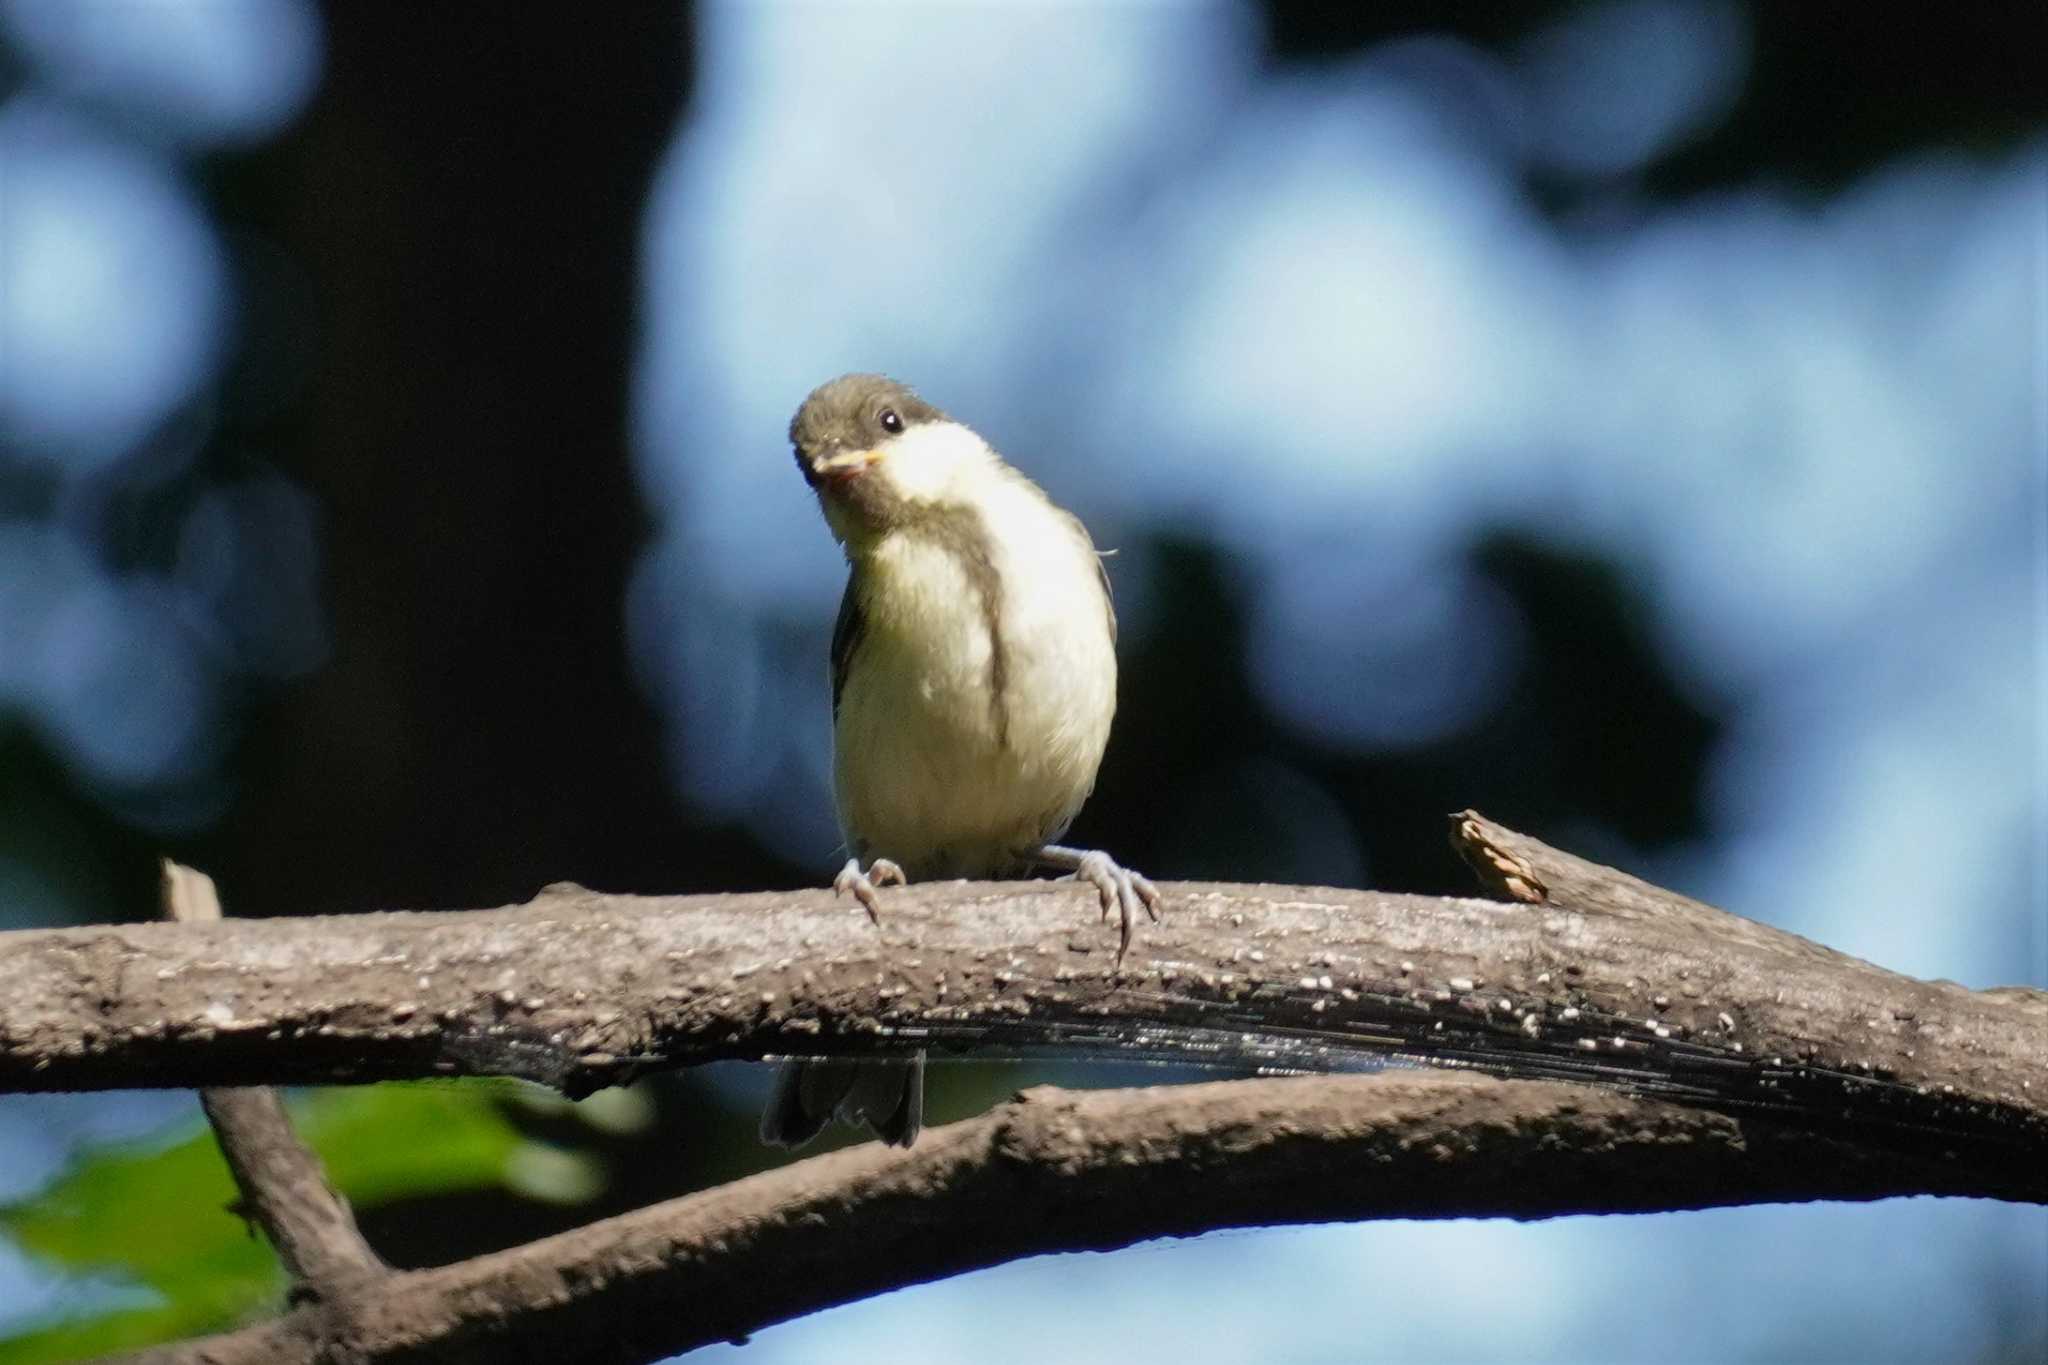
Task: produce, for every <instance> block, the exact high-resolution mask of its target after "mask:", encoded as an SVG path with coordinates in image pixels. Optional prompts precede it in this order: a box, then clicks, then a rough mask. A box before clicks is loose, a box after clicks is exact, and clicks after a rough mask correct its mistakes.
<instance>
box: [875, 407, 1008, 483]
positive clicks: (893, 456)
mask: <svg viewBox="0 0 2048 1365" xmlns="http://www.w3.org/2000/svg"><path fill="white" fill-rule="evenodd" d="M882 449H883V450H884V452H885V454H884V457H883V464H884V465H885V466H886V468H887V470H888V475H889V482H890V483H891V484H892V485H893V486H894V487H895V489H896V491H897V492H898V493H900V494H901V495H902V496H904V497H906V498H911V499H915V500H917V501H919V502H945V501H949V500H951V498H952V496H953V494H954V490H955V482H956V481H957V480H958V479H959V478H960V477H961V476H962V475H964V474H966V473H968V472H969V471H971V470H973V469H974V468H976V467H977V466H980V465H983V464H986V463H987V462H988V459H989V448H988V444H987V443H986V442H984V441H983V440H982V439H981V438H980V437H979V436H977V435H975V434H974V433H973V432H972V431H971V430H969V429H968V428H966V427H963V426H961V425H960V424H959V423H958V422H926V423H924V424H922V425H920V426H914V427H912V428H911V429H910V430H908V431H906V432H904V433H903V434H902V435H901V436H898V437H897V438H896V439H894V440H893V441H890V442H889V443H888V445H886V446H884V447H882Z"/></svg>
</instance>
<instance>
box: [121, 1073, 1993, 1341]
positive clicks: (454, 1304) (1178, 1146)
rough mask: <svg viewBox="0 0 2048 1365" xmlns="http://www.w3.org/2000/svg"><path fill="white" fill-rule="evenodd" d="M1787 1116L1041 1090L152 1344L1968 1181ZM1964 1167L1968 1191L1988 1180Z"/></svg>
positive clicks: (496, 1335)
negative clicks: (1326, 1229)
mask: <svg viewBox="0 0 2048 1365" xmlns="http://www.w3.org/2000/svg"><path fill="white" fill-rule="evenodd" d="M1961 1174H1962V1172H1961V1171H1960V1169H1959V1168H1957V1167H1955V1166H1954V1165H1953V1164H1950V1163H1945V1162H1942V1161H1940V1160H1923V1159H1915V1158H1901V1157H1897V1156H1893V1155H1890V1154H1886V1153H1873V1152H1871V1151H1868V1150H1866V1149H1862V1148H1859V1147H1856V1146H1852V1145H1850V1144H1846V1143H1842V1142H1839V1141H1835V1140H1832V1139H1828V1138H1822V1137H1816V1136H1814V1135H1812V1134H1810V1133H1805V1132H1801V1131H1800V1130H1798V1129H1796V1128H1792V1127H1789V1126H1786V1125H1783V1124H1779V1123H1776V1122H1774V1121H1772V1120H1768V1119H1762V1118H1756V1117H1748V1118H1735V1117H1731V1116H1728V1115H1724V1114H1715V1113H1709V1112H1704V1111H1701V1110H1697V1109H1690V1108H1687V1107H1684V1106H1681V1105H1677V1104H1672V1103H1669V1102H1665V1101H1660V1100H1638V1099H1631V1098H1628V1097H1626V1096H1622V1095H1618V1094H1614V1093H1611V1092H1607V1091H1602V1090H1597V1089H1591V1088H1588V1087H1584V1086H1578V1085H1569V1084H1564V1083H1560V1082H1555V1081H1499V1080H1494V1079H1491V1078H1488V1077H1482V1076H1474V1075H1461V1074H1457V1073H1449V1072H1415V1071H1399V1072H1388V1073H1383V1074H1380V1075H1375V1076H1347V1077H1315V1078H1308V1077H1294V1078H1287V1079H1280V1080H1256V1081H1226V1082H1216V1083H1209V1084H1204V1085H1193V1086H1174V1087H1158V1088H1152V1089H1143V1090H1113V1091H1097V1092H1083V1093H1070V1092H1063V1091H1058V1090H1053V1089H1049V1088H1048V1089H1041V1090H1032V1091H1027V1092H1025V1093H1024V1094H1022V1095H1020V1096H1018V1097H1017V1098H1016V1099H1015V1100H1013V1101H1011V1102H1010V1103H1009V1104H1007V1105H1004V1106H1001V1107H1000V1108H998V1109H996V1110H994V1111H992V1112H991V1113H989V1114H986V1115H983V1116H982V1117H980V1118H976V1119H970V1120H968V1121H966V1122H963V1123H955V1124H951V1125H949V1126H947V1127H944V1128H940V1129H937V1130H933V1131H930V1132H927V1133H926V1134H925V1136H924V1137H923V1138H921V1139H920V1140H919V1142H918V1144H917V1145H916V1146H915V1147H914V1148H912V1149H910V1150H909V1151H907V1152H906V1151H900V1150H898V1149H895V1148H889V1147H884V1146H882V1145H880V1144H877V1143H869V1144H866V1145H864V1146H860V1147H854V1148H847V1149H843V1150H841V1151H837V1152H832V1153H829V1154H827V1155H824V1156H818V1157H813V1158H811V1159H809V1160H806V1161H802V1162H798V1163H796V1164H795V1165H791V1166H786V1167H783V1168H781V1169H779V1170H774V1171H769V1172H765V1173H763V1174H760V1175H756V1176H752V1177H750V1178H748V1179H745V1180H740V1181H736V1182H734V1183H733V1184H730V1185H726V1186H723V1187H721V1188H718V1189H714V1190H708V1191H705V1192H703V1193H700V1194H694V1195H690V1196H687V1197H685V1198H681V1199H676V1200H671V1201H669V1202H667V1203H664V1204H659V1205H656V1206H653V1207H651V1208H646V1209H641V1210H638V1211H635V1212H633V1213H629V1214H625V1215H622V1216H620V1217H616V1218H611V1219H607V1220H605V1221H603V1222H599V1223H593V1224H591V1225H589V1226H587V1227H582V1228H578V1229H576V1230H574V1231H571V1232H567V1233H563V1234H561V1235H559V1236H555V1237H550V1238H547V1239H545V1240H543V1241H538V1242H533V1243H529V1244H528V1245H526V1246H522V1247H518V1248H515V1249H513V1250H510V1251H504V1252H498V1253H494V1254H492V1255H488V1256H481V1257H478V1258H476V1259H474V1260H470V1261H464V1262H461V1263H460V1264H457V1265H452V1266H444V1267H440V1268H438V1269H433V1270H423V1271H412V1272H404V1273H399V1274H396V1275H393V1276H392V1277H390V1278H389V1279H387V1280H384V1281H382V1282H380V1283H379V1284H378V1285H377V1286H376V1288H375V1289H374V1291H372V1293H371V1294H369V1295H361V1296H358V1297H356V1298H354V1299H352V1300H347V1301H342V1302H334V1303H322V1304H313V1305H308V1306H306V1307H302V1308H300V1309H298V1310H297V1311H295V1312H292V1313H289V1314H287V1315H286V1316H284V1317H282V1318H279V1319H276V1320H274V1321H271V1322H267V1323H264V1324H261V1325H259V1326H256V1327H251V1328H247V1329H244V1330H242V1331H238V1332H233V1333H227V1334H223V1335H220V1336H216V1337H210V1338H205V1339H202V1340H198V1341H192V1342H187V1343H183V1344H181V1345H178V1346H174V1347H169V1348H165V1349H162V1350H158V1351H153V1352H148V1353H145V1354H143V1355H141V1356H138V1357H135V1358H134V1359H135V1360H137V1361H150V1362H160V1363H163V1365H169V1363H170V1362H179V1363H180V1365H185V1363H196V1362H202V1361H203V1362H206V1363H207V1365H241V1363H242V1362H248V1365H258V1362H260V1363H261V1365H292V1363H293V1362H310V1361H315V1360H349V1361H360V1362H381V1361H392V1360H399V1359H405V1360H433V1361H436V1362H460V1361H478V1362H484V1361H489V1362H504V1363H505V1365H518V1363H519V1362H524V1361H536V1362H552V1361H555V1360H560V1359H564V1358H573V1359H576V1360H580V1361H586V1362H591V1365H603V1363H604V1362H622V1363H623V1362H639V1361H644V1360H649V1359H654V1358H656V1357H659V1356H662V1355H666V1354H668V1353H671V1352H676V1351H683V1350H688V1349H690V1348H691V1347H694V1346H700V1345H704V1344H706V1343H709V1342H713V1341H720V1340H725V1339H729V1338H734V1337H741V1336H744V1335H746V1334H747V1333H750V1332H753V1331H757V1330H759V1329H761V1328H763V1327H766V1326H769V1325H771V1324H773V1323H776V1322H781V1321H784V1320H786V1319H788V1318H791V1317H795V1316H798V1315H800V1314H803V1313H808V1312H814V1311H816V1310H818V1309H821V1308H825V1307H829V1306H831V1305H833V1304H839V1303H845V1302H849V1301H851V1300H854V1299H858V1298H861V1297H864V1296H866V1295H869V1294H873V1293H878V1292H880V1291H882V1290H885V1289H892V1288H897V1287H900V1286H902V1285H906V1284H914V1283H919V1282H922V1281H925V1280H931V1279H936V1278H940V1277H943V1276H947V1275H955V1274H959V1273H962V1272H964V1271H968V1270H973V1269H977V1268H980V1267H983V1266H989V1265H994V1264H997V1263H999V1262H1002V1261H1007V1260H1013V1259H1016V1258H1018V1257H1021V1256H1028V1255H1036V1254H1040V1253H1044V1252H1050V1251H1074V1250H1098V1251H1100V1250H1108V1249H1111V1248H1115V1247H1120V1246H1127V1245H1129V1244H1131V1243H1133V1242H1137V1241H1142V1240H1144V1239H1147V1238H1154V1237H1184V1236H1192V1235H1195V1234H1197V1233H1201V1232H1206V1231H1210V1230H1212V1229H1217V1228H1227V1227H1246V1226H1255V1225H1260V1224H1271V1223H1320V1222H1339V1221H1347V1220H1354V1219H1362V1218H1418V1217H1419V1218H1432V1217H1488V1216H1494V1217H1500V1216H1505V1217H1512V1218H1543V1217H1551V1216H1557V1215H1563V1214H1574V1213H1588V1212H1614V1211H1638V1212H1643V1211H1650V1210H1663V1209H1693V1208H1705V1207H1712V1206H1720V1205H1729V1204H1741V1203H1752V1202H1762V1201H1776V1200H1796V1199H1817V1198H1828V1199H1876V1198H1883V1197H1886V1196H1891V1195H1905V1194H1923V1193H1961V1192H1965V1191H1964V1190H1963V1189H1962V1188H1961V1187H1960V1186H1959V1184H1958V1181H1957V1177H1958V1176H1959V1175H1961ZM1964 1183H1965V1184H1966V1183H1967V1182H1964Z"/></svg>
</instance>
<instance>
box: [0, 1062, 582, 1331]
mask: <svg viewBox="0 0 2048 1365" xmlns="http://www.w3.org/2000/svg"><path fill="white" fill-rule="evenodd" d="M504 1090H505V1087H504V1086H502V1085H498V1084H494V1083H486V1084H475V1083H457V1082H433V1083H422V1084H417V1085H409V1084H400V1085H380V1086H373V1087H368V1088H363V1089H352V1090H328V1091H318V1092H314V1093H311V1094H308V1095H305V1096H302V1097H300V1098H298V1099H297V1100H296V1101H295V1102H294V1103H293V1104H292V1106H291V1108H292V1117H293V1120H294V1122H295V1123H296V1124H297V1125H298V1129H299V1132H300V1134H301V1136H303V1137H304V1138H305V1139H306V1141H307V1142H308V1143H309V1144H310V1145H311V1146H312V1147H313V1149H314V1150H315V1151H317V1152H318V1153H319V1154H320V1156H321V1159H322V1160H323V1161H325V1163H326V1165H327V1171H328V1175H329V1178H330V1179H331V1180H332V1182H333V1184H334V1185H335V1187H336V1188H337V1189H339V1190H340V1191H341V1192H342V1193H343V1194H344V1195H345V1196H346V1197H347V1198H348V1200H349V1202H350V1203H351V1204H353V1205H355V1206H356V1207H357V1208H358V1209H362V1210H373V1209H376V1208H378V1207H379V1206H381V1205H384V1204H388V1203H391V1202H392V1201H394V1200H401V1199H416V1198H423V1197H430V1196H435V1195H445V1194H453V1193H458V1192H463V1191H481V1190H499V1191H502V1190H503V1189H504V1188H505V1186H506V1182H507V1179H508V1177H509V1176H510V1175H512V1174H513V1173H514V1172H515V1171H517V1170H519V1169H520V1167H521V1165H522V1163H524V1164H525V1165H526V1166H527V1167H531V1166H532V1165H533V1163H534V1157H533V1153H534V1150H535V1146H534V1144H533V1143H531V1142H529V1141H528V1140H527V1139H526V1138H525V1137H524V1136H522V1135H521V1133H520V1132H519V1130H518V1128H517V1127H515V1126H514V1125H513V1123H512V1122H511V1121H510V1120H508V1119H507V1117H506V1116H505V1113H504V1111H503V1109H502V1108H501V1107H500V1105H499V1103H498V1096H499V1095H500V1094H502V1093H503V1092H504ZM557 1160H558V1161H566V1162H568V1163H570V1164H571V1166H572V1168H573V1169H572V1171H571V1173H570V1174H571V1183H572V1184H573V1186H574V1187H575V1188H576V1189H579V1190H587V1189H589V1188H591V1187H592V1185H593V1183H594V1182H595V1179H596V1171H595V1169H594V1168H592V1167H590V1166H589V1164H588V1163H587V1161H585V1160H584V1159H582V1158H578V1157H575V1156H573V1155H571V1154H568V1153H562V1154H560V1155H559V1156H558V1157H557ZM236 1202H237V1196H236V1193H235V1188H234V1181H233V1179H232V1177H230V1175H229V1174H228V1169H227V1164H226V1163H225V1162H224V1161H223V1160H222V1159H221V1154H220V1148H219V1146H218V1145H217V1144H216V1143H215V1141H214V1138H213V1134H212V1132H211V1131H210V1130H207V1129H204V1128H202V1129H200V1130H199V1131H196V1132H193V1133H191V1134H190V1135H189V1136H187V1137H184V1138H182V1139H180V1140H178V1141H177V1142H175V1143H173V1144H171V1145H170V1146H167V1147H165V1146H157V1145H141V1144H136V1145H124V1146H120V1147H109V1148H104V1149H101V1150H99V1151H96V1152H94V1153H92V1154H91V1155H89V1156H87V1157H86V1158H85V1159H84V1160H82V1161H80V1162H78V1163H77V1164H76V1165H75V1166H74V1167H73V1168H72V1169H71V1170H70V1171H69V1172H67V1173H66V1174H65V1175H64V1176H63V1177H62V1178H61V1179H60V1180H58V1181H57V1182H56V1183H55V1184H54V1185H52V1186H51V1187H50V1188H48V1189H47V1190H45V1191H43V1192H42V1193H41V1194H39V1195H37V1196H36V1197H34V1198H32V1199H28V1200H25V1201H23V1202H21V1203H19V1204H14V1205H11V1206H7V1207H5V1208H0V1229H5V1231H6V1232H7V1233H8V1235H9V1236H11V1237H13V1238H14V1240H15V1241H16V1242H17V1243H18V1244H19V1245H20V1246H21V1247H22V1249H23V1250H25V1251H27V1252H28V1253H30V1254H31V1255H32V1256H34V1257H36V1258H37V1259H39V1260H40V1261H42V1262H43V1263H44V1264H45V1265H46V1266H48V1267H50V1268H53V1269H58V1270H61V1271H63V1272H65V1273H67V1274H69V1275H72V1276H75V1277H78V1278H79V1279H81V1280H83V1281H85V1282H86V1283H90V1284H94V1285H107V1286H109V1289H108V1291H107V1294H106V1297H107V1298H108V1299H110V1300H111V1301H112V1305H113V1306H111V1308H110V1309H109V1311H106V1312H104V1313H101V1314H88V1315H84V1316H78V1317H66V1318H64V1319H62V1320H59V1321H55V1322H49V1323H44V1324H37V1325H31V1326H29V1327H28V1328H27V1330H25V1331H22V1332H20V1333H18V1334H16V1335H13V1336H10V1337H7V1338H4V1339H0V1365H30V1363H31V1362H37V1361H53V1360H70V1359H75V1358H77V1357H79V1356H83V1355H91V1354H96V1353H99V1352H104V1351H114V1350H121V1349H126V1348H131V1347H136V1346H144V1345H148V1344H150V1343H152V1342H158V1341H165V1340H170V1339H172V1338H176V1337H183V1336H190V1335H193V1334H195V1333H200V1332H210V1331H215V1330H218V1329H220V1328H223V1327H227V1326H230V1325H232V1324H233V1323H235V1322H237V1321H239V1320H241V1319H243V1318H245V1317H248V1316H250V1315H252V1314H254V1313H257V1312H260V1311H265V1310H269V1309H272V1308H274V1307H275V1306H276V1304H277V1303H278V1301H279V1297H280V1295H281V1294H282V1293H283V1290H284V1288H285V1279H284V1275H283V1272H282V1271H281V1270H280V1269H279V1266H278V1263H277V1258H276V1256H275V1255H274V1254H272V1252H271V1250H270V1248H269V1246H268V1245H266V1244H265V1243H264V1241H263V1240H262V1238H261V1236H260V1235H259V1234H258V1233H257V1232H256V1230H255V1229H254V1228H252V1227H251V1226H249V1225H248V1224H247V1223H246V1222H244V1221H243V1219H242V1218H241V1217H240V1216H239V1215H238V1214H236V1213H235V1212H233V1206H234V1205H235V1203H236ZM138 1297H141V1298H144V1299H146V1300H147V1301H146V1302H144V1303H142V1304H140V1305H139V1306H138V1305H136V1304H135V1302H134V1301H135V1299H136V1298H138Z"/></svg>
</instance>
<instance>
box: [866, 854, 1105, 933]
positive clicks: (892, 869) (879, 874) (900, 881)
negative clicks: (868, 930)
mask: <svg viewBox="0 0 2048 1365" xmlns="http://www.w3.org/2000/svg"><path fill="white" fill-rule="evenodd" d="M1111 866H1114V864H1111ZM909 880H910V879H909V878H908V877H906V876H904V875H903V869H902V868H900V867H898V866H897V865H896V864H894V863H892V862H890V861H889V860H888V859H887V858H877V859H875V860H874V861H873V862H871V863H869V864H868V870H867V871H865V872H863V871H861V870H860V859H858V858H848V859H847V860H846V866H845V867H842V868H840V869H839V875H838V876H836V877H834V878H833V879H832V890H833V893H834V894H835V895H840V896H844V895H846V894H847V893H848V892H852V893H853V898H854V899H855V900H857V901H859V902H860V903H861V905H862V906H863V907H864V908H865V909H866V910H867V912H868V918H869V919H871V920H873V921H874V923H875V926H876V927H877V928H880V927H881V924H882V901H881V898H880V897H879V896H877V895H876V894H875V888H876V887H878V886H903V885H905V884H907V883H908V882H909Z"/></svg>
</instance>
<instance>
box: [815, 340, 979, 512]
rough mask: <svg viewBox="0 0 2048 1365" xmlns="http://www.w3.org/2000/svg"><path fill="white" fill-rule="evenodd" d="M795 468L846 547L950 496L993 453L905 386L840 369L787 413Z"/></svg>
mask: <svg viewBox="0 0 2048 1365" xmlns="http://www.w3.org/2000/svg"><path fill="white" fill-rule="evenodd" d="M789 443H790V446H791V448H792V450H793V452H794V454H795V455H796V465H797V468H798V469H799V470H801V471H803V476H804V479H805V481H806V482H808V483H809V484H810V485H811V487H812V489H813V490H815V491H816V492H817V494H818V502H819V504H820V506H822V507H823V508H824V512H825V520H826V521H827V522H828V523H829V524H830V525H831V527H832V533H833V534H834V535H835V536H837V537H838V538H839V539H840V541H841V542H842V543H844V544H846V545H847V546H848V547H849V548H853V547H855V546H857V545H858V544H860V543H861V542H863V541H866V540H869V539H871V538H873V537H875V536H877V535H880V534H881V533H882V532H885V531H887V530H888V529H889V528H890V527H892V526H895V525H900V524H901V523H902V522H903V521H904V520H905V519H907V518H909V517H912V516H914V515H916V513H917V511H918V509H919V508H920V507H930V506H932V505H935V504H939V503H944V502H949V501H954V500H957V499H959V498H961V497H963V496H965V495H966V493H967V489H968V487H969V486H970V485H969V481H971V480H972V479H973V478H975V477H976V476H977V475H978V474H980V473H982V472H984V471H986V470H987V469H989V468H990V467H991V466H992V465H993V462H994V456H993V454H992V452H990V450H989V448H988V446H987V445H986V444H985V443H984V442H983V441H982V439H981V438H980V437H979V436H976V435H975V434H974V432H972V431H971V430H969V429H968V428H967V427H964V426H962V425H961V424H960V423H958V422H955V421H953V420H952V419H951V418H949V417H947V416H946V414H945V413H943V412H940V411H939V410H938V409H937V408H935V407H933V406H932V405H931V404H930V403H927V402H925V401H924V400H923V399H922V398H919V397H918V396H917V395H916V394H915V393H912V392H911V391H910V389H909V388H907V387H906V386H904V385H902V384H899V383H897V382H896V381H895V380H893V379H890V378H887V377H886V376H883V375H879V374H847V375H841V376H840V377H839V378H837V379H834V380H832V381H830V382H829V383H825V384H820V385H819V386H818V387H817V388H815V389H813V390H812V391H811V396H810V397H808V398H806V399H805V400H804V403H803V406H802V407H800V408H798V409H797V412H796V416H795V417H793V418H791V419H790V423H789Z"/></svg>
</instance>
